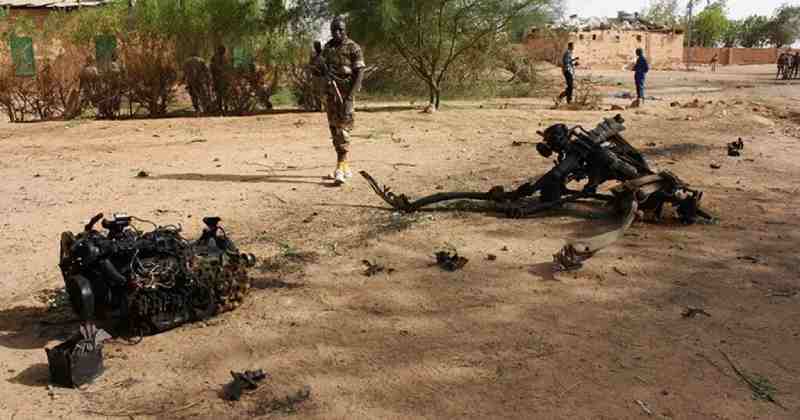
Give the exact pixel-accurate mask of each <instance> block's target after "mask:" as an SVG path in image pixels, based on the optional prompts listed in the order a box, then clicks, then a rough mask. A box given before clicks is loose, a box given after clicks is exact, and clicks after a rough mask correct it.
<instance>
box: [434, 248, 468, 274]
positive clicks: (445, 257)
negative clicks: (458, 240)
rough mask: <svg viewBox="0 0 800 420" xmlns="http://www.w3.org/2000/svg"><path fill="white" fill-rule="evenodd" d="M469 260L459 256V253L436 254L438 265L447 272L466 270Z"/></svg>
mask: <svg viewBox="0 0 800 420" xmlns="http://www.w3.org/2000/svg"><path fill="white" fill-rule="evenodd" d="M468 262H469V260H468V259H466V258H464V257H462V256H459V255H458V253H457V252H452V253H451V252H449V251H439V252H437V253H436V265H438V266H439V267H440V268H441V269H442V270H445V271H458V270H460V269H462V268H464V266H465V265H467V263H468Z"/></svg>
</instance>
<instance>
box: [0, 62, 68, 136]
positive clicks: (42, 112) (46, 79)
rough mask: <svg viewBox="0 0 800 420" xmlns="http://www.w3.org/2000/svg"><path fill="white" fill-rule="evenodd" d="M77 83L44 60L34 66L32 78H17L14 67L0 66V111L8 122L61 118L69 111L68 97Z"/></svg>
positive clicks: (8, 64) (51, 63) (6, 64)
mask: <svg viewBox="0 0 800 420" xmlns="http://www.w3.org/2000/svg"><path fill="white" fill-rule="evenodd" d="M76 84H77V82H75V81H74V79H73V78H72V77H66V76H65V75H64V74H63V73H62V72H60V71H59V70H58V68H57V66H56V64H55V63H53V62H51V61H50V60H48V59H45V60H43V61H40V62H39V63H37V72H36V76H35V77H17V76H16V75H15V74H14V66H13V65H11V64H10V63H2V64H0V109H2V110H3V111H4V112H5V114H6V115H7V116H8V119H9V121H11V122H21V121H25V120H26V119H27V118H28V116H33V117H34V118H38V119H39V120H50V119H55V118H63V117H64V116H65V115H66V111H67V110H68V109H69V106H68V105H69V100H70V95H71V94H72V95H73V96H72V97H73V98H74V95H75V94H74V93H72V92H73V91H74V90H75V89H77V88H76V86H75V85H76Z"/></svg>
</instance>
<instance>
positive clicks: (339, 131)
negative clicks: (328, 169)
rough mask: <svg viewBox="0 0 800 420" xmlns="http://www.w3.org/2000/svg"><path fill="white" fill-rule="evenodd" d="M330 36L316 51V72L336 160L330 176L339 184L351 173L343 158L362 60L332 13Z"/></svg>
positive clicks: (338, 19) (337, 18)
mask: <svg viewBox="0 0 800 420" xmlns="http://www.w3.org/2000/svg"><path fill="white" fill-rule="evenodd" d="M331 37H332V39H331V40H330V41H328V43H327V44H325V48H324V49H323V50H322V53H321V54H320V55H321V57H320V58H321V59H320V60H318V63H317V71H316V73H317V75H318V76H323V77H325V79H326V80H325V82H326V89H325V93H326V97H327V99H326V110H327V113H328V125H329V127H330V130H331V136H332V137H333V147H334V148H335V149H336V162H337V164H336V170H335V171H334V173H333V178H334V180H335V181H336V183H337V184H343V183H345V182H346V181H347V179H348V178H350V177H352V176H353V173H352V171H351V170H350V166H349V164H348V161H347V158H348V153H349V152H350V131H352V130H353V126H354V117H353V107H354V101H355V94H356V92H359V91H361V82H362V80H363V78H364V72H363V69H364V67H365V64H364V55H363V53H362V52H361V47H360V46H359V45H358V44H356V43H355V42H354V41H353V40H351V39H350V38H348V37H347V28H346V26H345V23H344V19H343V18H341V17H336V18H334V19H333V22H331ZM312 64H314V63H312Z"/></svg>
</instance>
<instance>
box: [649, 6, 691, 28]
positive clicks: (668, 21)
mask: <svg viewBox="0 0 800 420" xmlns="http://www.w3.org/2000/svg"><path fill="white" fill-rule="evenodd" d="M642 16H643V17H644V19H645V20H647V21H648V22H652V23H655V24H658V25H664V26H668V27H677V26H680V24H681V19H682V17H683V16H682V9H681V5H680V2H679V1H678V0H650V2H649V4H648V5H647V7H646V8H645V9H644V10H643V11H642Z"/></svg>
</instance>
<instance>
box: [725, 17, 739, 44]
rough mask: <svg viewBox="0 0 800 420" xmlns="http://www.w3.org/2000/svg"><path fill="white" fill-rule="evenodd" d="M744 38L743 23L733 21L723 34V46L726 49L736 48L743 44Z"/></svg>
mask: <svg viewBox="0 0 800 420" xmlns="http://www.w3.org/2000/svg"><path fill="white" fill-rule="evenodd" d="M741 37H742V21H739V20H732V21H729V22H728V27H727V28H725V32H724V33H723V34H722V46H723V47H725V48H734V47H736V46H738V45H739V44H740V43H741Z"/></svg>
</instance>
